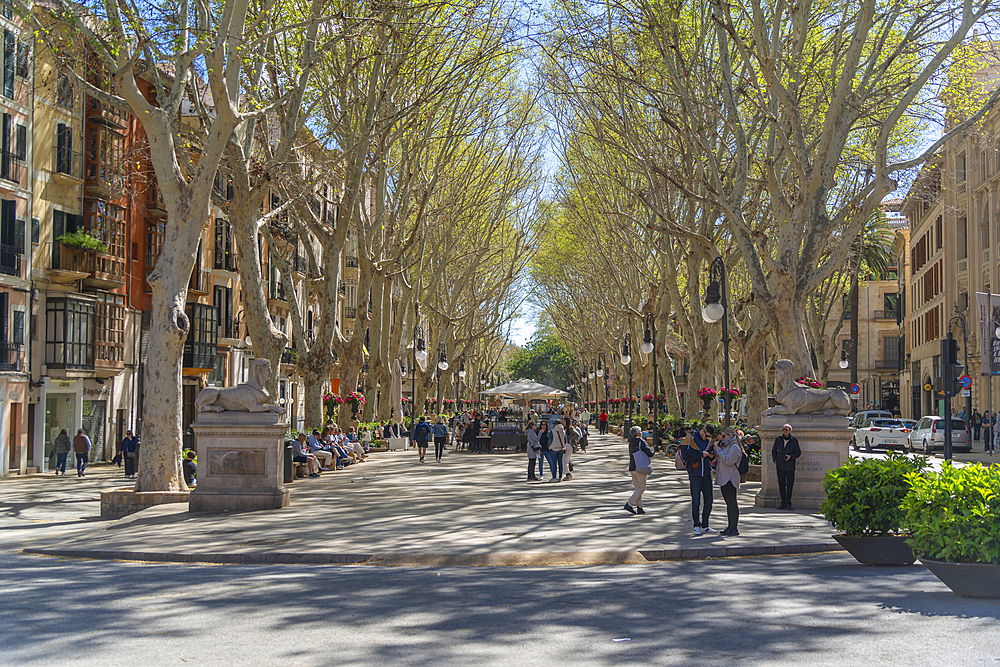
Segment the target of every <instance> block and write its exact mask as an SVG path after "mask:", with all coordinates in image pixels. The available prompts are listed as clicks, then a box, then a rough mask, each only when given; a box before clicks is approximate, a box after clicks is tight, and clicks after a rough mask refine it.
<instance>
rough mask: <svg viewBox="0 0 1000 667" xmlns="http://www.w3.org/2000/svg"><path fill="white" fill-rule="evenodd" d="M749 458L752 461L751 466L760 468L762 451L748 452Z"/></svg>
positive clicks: (753, 450)
mask: <svg viewBox="0 0 1000 667" xmlns="http://www.w3.org/2000/svg"><path fill="white" fill-rule="evenodd" d="M747 458H748V459H750V465H752V466H759V465H760V450H759V449H752V450H750V451H748V452H747Z"/></svg>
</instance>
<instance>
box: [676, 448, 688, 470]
mask: <svg viewBox="0 0 1000 667" xmlns="http://www.w3.org/2000/svg"><path fill="white" fill-rule="evenodd" d="M674 467H675V468H677V469H678V470H687V463H685V462H684V457H683V456H681V448H680V447H678V448H677V453H676V454H674Z"/></svg>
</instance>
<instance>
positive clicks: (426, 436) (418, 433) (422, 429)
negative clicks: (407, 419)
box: [413, 417, 431, 463]
mask: <svg viewBox="0 0 1000 667" xmlns="http://www.w3.org/2000/svg"><path fill="white" fill-rule="evenodd" d="M413 439H414V440H416V441H417V454H419V455H420V462H421V463H423V462H424V456H425V455H426V454H427V443H428V442H429V441H430V439H431V427H430V425H428V423H427V417H421V418H420V422H419V423H418V424H417V425H416V427H415V428H414V429H413Z"/></svg>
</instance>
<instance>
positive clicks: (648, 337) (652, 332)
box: [639, 313, 660, 449]
mask: <svg viewBox="0 0 1000 667" xmlns="http://www.w3.org/2000/svg"><path fill="white" fill-rule="evenodd" d="M639 349H640V350H642V353H643V354H650V353H652V354H653V449H656V443H657V439H656V438H657V433H656V432H657V431H658V430H659V429H658V426H659V423H658V420H659V417H660V402H659V401H658V400H657V399H658V396H657V393H656V389H657V385H659V377H657V370H656V318H655V317H653V313H649V314H647V315H646V331H645V333H644V334H643V337H642V345H640V346H639Z"/></svg>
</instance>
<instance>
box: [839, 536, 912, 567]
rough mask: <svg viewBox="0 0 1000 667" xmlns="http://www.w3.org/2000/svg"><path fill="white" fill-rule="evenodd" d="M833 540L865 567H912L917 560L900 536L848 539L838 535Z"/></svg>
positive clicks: (904, 539)
mask: <svg viewBox="0 0 1000 667" xmlns="http://www.w3.org/2000/svg"><path fill="white" fill-rule="evenodd" d="M833 539H835V540H837V542H839V543H840V546H842V547H844V549H846V550H847V552H848V553H850V554H851V555H852V556H854V557H855V558H856V559H857V560H858V562H859V563H864V564H865V565H913V561H915V560H916V559H917V558H916V556H914V554H913V549H911V548H910V545H909V544H907V543H906V537H904V536H902V535H869V536H861V537H849V536H847V535H843V534H840V535H834V536H833Z"/></svg>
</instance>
